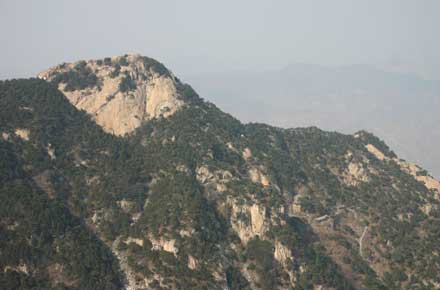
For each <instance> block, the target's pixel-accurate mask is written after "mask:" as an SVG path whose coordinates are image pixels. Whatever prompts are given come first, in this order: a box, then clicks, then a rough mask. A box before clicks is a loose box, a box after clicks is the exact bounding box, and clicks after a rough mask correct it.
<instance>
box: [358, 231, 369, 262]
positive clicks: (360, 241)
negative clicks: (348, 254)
mask: <svg viewBox="0 0 440 290" xmlns="http://www.w3.org/2000/svg"><path fill="white" fill-rule="evenodd" d="M367 231H368V227H367V226H366V227H365V228H364V231H363V232H362V235H361V237H360V238H359V255H360V256H361V257H362V258H364V255H363V254H362V242H363V240H364V238H365V235H366V233H367Z"/></svg>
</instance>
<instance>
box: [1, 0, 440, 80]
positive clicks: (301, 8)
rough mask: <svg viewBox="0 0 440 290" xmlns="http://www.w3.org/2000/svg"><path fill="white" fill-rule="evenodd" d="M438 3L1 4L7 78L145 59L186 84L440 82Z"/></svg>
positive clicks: (45, 0) (161, 0)
mask: <svg viewBox="0 0 440 290" xmlns="http://www.w3.org/2000/svg"><path fill="white" fill-rule="evenodd" d="M439 15H440V1H438V0H432V1H428V0H400V1H398V0H363V1H362V0H331V1H330V0H307V1H306V0H304V1H294V0H272V1H268V0H267V1H261V0H222V1H209V0H174V1H171V0H155V1H149V0H143V1H140V0H139V1H134V0H133V1H129V0H125V1H113V0H105V1H91V0H87V1H85V0H80V1H79V0H75V1H64V0H52V1H49V0H38V1H32V0H9V1H7V0H0V35H1V45H0V64H1V66H0V78H11V77H25V76H33V75H35V74H36V73H37V72H38V71H40V70H42V69H45V68H47V67H50V66H52V65H55V64H57V63H60V62H64V61H72V60H78V59H89V58H102V57H104V56H111V55H118V54H124V53H126V52H139V53H141V54H143V55H147V56H150V57H153V58H156V59H158V60H160V61H162V62H164V63H165V64H166V65H167V66H168V67H170V68H171V69H172V70H173V71H174V72H175V73H176V74H177V75H186V74H191V73H194V72H196V73H197V72H204V71H207V72H208V71H209V72H215V71H228V70H267V69H271V68H279V67H283V66H285V65H287V64H288V63H292V62H305V63H316V64H331V65H343V64H357V63H363V64H373V65H380V66H386V67H387V68H396V69H404V70H410V71H414V72H418V73H421V74H423V75H425V76H427V77H429V78H433V79H440V57H439V52H440V37H439V28H440V17H439Z"/></svg>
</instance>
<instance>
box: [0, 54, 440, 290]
mask: <svg viewBox="0 0 440 290" xmlns="http://www.w3.org/2000/svg"><path fill="white" fill-rule="evenodd" d="M102 65H113V66H115V65H117V66H119V67H120V66H124V65H125V64H124V58H121V60H120V61H119V62H118V63H117V64H114V63H112V61H111V59H104V60H103V61H102ZM144 65H145V66H148V67H151V68H153V69H154V71H159V72H161V73H169V72H168V71H167V70H166V68H165V67H163V65H162V64H160V63H158V62H156V61H154V60H151V59H148V58H144ZM74 74H76V75H75V76H70V75H66V76H60V80H59V81H60V82H67V84H69V82H70V83H71V84H70V85H71V86H72V88H75V89H76V88H85V87H87V86H89V85H94V84H93V80H89V79H88V74H89V72H88V71H87V68H86V67H84V65H82V64H81V63H79V64H78V65H77V67H76V68H75V70H74ZM118 74H119V72H118ZM127 77H128V76H127ZM64 78H65V79H64ZM124 80H125V81H124ZM130 81H132V80H130V79H129V80H126V78H124V79H123V82H128V83H127V84H125V85H124V88H125V86H126V88H125V89H127V90H130V89H132V87H130ZM177 86H178V90H179V92H180V94H181V97H182V98H183V99H185V100H186V101H187V102H189V103H190V104H191V105H190V106H187V107H186V108H185V109H183V110H179V111H178V112H177V113H176V114H174V115H173V117H172V118H168V119H166V118H158V119H155V120H151V121H149V122H148V123H146V124H144V125H143V126H142V127H140V128H139V129H138V130H137V131H136V132H135V133H133V134H132V135H129V136H127V137H125V138H119V137H115V136H112V135H109V134H106V133H104V132H103V131H102V129H101V128H100V127H98V126H97V125H96V124H95V123H94V122H93V121H91V120H90V117H89V116H87V115H86V114H85V113H84V112H80V111H78V110H76V109H75V108H74V107H73V106H72V105H71V104H70V103H69V102H68V101H67V100H66V98H65V97H64V96H63V95H62V94H61V93H60V92H59V91H58V90H57V89H56V87H55V86H54V85H53V84H52V85H51V84H47V83H45V82H44V81H42V80H36V79H31V80H16V81H4V82H0V133H5V134H8V138H6V139H5V138H3V137H2V138H1V139H0V160H1V162H0V184H1V191H0V194H1V198H2V204H1V205H0V215H1V219H0V220H1V222H0V245H1V247H0V248H1V249H2V251H1V252H0V273H1V274H0V283H1V285H7V287H8V288H7V289H47V288H50V287H59V288H60V289H63V288H62V287H68V288H69V289H118V288H120V286H121V283H122V281H123V277H122V276H123V275H122V274H121V273H119V269H118V267H117V262H116V258H115V256H114V254H112V253H111V247H112V245H113V243H115V241H119V244H118V245H119V251H121V253H123V254H126V255H127V256H128V257H129V259H128V264H129V265H130V266H131V267H132V268H133V269H135V272H136V273H137V274H139V275H144V276H145V277H149V278H152V277H153V273H158V274H160V276H161V277H162V278H163V279H164V281H162V282H160V281H157V280H154V279H153V282H151V285H150V287H151V288H153V289H171V288H173V287H174V288H176V289H217V288H218V287H219V285H218V284H216V283H218V281H216V280H215V277H214V276H215V275H214V274H213V273H214V272H215V271H216V270H217V269H218V267H219V266H218V265H219V264H221V263H224V261H225V260H226V261H227V267H225V268H224V269H223V271H224V276H225V281H224V283H225V285H227V286H228V287H229V288H230V289H249V287H250V282H249V281H247V279H246V278H245V275H243V273H242V272H241V270H240V267H242V266H243V265H244V264H246V265H248V269H249V271H253V272H255V273H256V274H257V276H258V277H259V279H258V285H259V286H260V288H261V289H277V288H278V287H280V285H281V284H282V283H285V281H287V280H286V278H285V275H286V273H285V272H283V271H284V270H283V269H282V267H281V265H279V263H278V262H276V261H275V260H274V257H273V254H274V243H273V241H275V240H277V241H279V242H281V243H282V244H283V245H285V246H286V247H288V248H289V249H290V250H291V251H292V253H293V257H292V259H291V261H290V262H289V263H288V265H289V266H288V267H289V269H290V270H292V271H293V272H294V273H296V274H295V275H296V279H297V283H296V285H295V287H296V288H295V289H313V286H314V285H324V286H326V287H333V288H334V289H354V288H353V286H352V285H353V283H351V281H349V280H348V279H346V278H345V277H344V274H346V273H343V271H342V270H341V267H339V266H338V265H337V264H336V263H335V261H334V260H333V259H332V258H331V255H329V254H328V253H327V251H326V249H324V248H323V247H322V246H320V244H321V241H320V240H319V238H318V235H317V234H315V233H314V232H313V230H312V228H311V227H310V226H309V225H308V224H307V223H306V222H305V220H306V218H304V219H300V218H296V217H288V216H283V217H282V218H283V221H284V222H285V223H284V224H283V225H281V223H280V226H277V227H275V226H274V227H272V228H271V229H270V231H269V233H268V237H266V238H264V237H259V238H254V239H251V240H250V241H249V242H248V243H247V245H242V244H241V242H240V240H239V238H238V237H237V234H236V233H235V232H234V231H233V230H232V228H231V224H230V218H231V213H230V208H228V206H227V201H228V200H229V199H236V200H240V202H241V203H242V205H245V204H246V205H252V204H253V203H258V204H260V205H262V206H264V207H265V208H266V209H267V212H266V214H267V218H268V219H271V218H272V217H273V216H274V213H272V211H274V212H275V211H277V210H278V209H279V208H282V207H286V206H287V205H288V204H289V203H290V202H291V201H292V200H293V199H294V197H295V196H296V195H297V194H300V193H301V194H302V195H303V197H302V198H301V199H300V200H299V202H300V205H301V207H302V210H303V211H304V215H307V216H308V217H310V219H313V218H315V217H317V216H322V215H329V216H331V218H332V219H334V220H335V223H334V228H335V229H337V230H338V231H339V233H340V235H339V236H338V237H335V238H334V239H335V240H337V242H338V243H339V244H340V245H342V247H344V248H345V249H346V253H347V254H346V256H344V259H343V261H345V263H346V264H347V265H349V266H350V267H351V271H352V272H351V273H350V275H355V276H356V279H357V281H358V282H359V281H361V282H362V283H363V285H366V286H365V287H366V288H367V289H380V290H382V289H403V287H407V288H408V289H411V288H410V287H413V288H414V287H415V288H414V289H422V286H421V285H422V284H423V281H424V280H426V279H431V280H432V281H438V280H437V279H438V277H436V274H437V273H438V272H439V265H440V261H439V260H438V257H437V256H435V255H432V253H433V252H435V251H437V250H438V243H437V241H438V238H439V237H438V233H439V232H440V227H439V223H438V218H439V217H440V212H439V211H438V210H436V209H433V210H432V212H431V215H430V217H429V218H428V217H427V216H426V214H425V213H423V212H422V211H421V210H420V205H421V204H423V203H424V202H425V201H431V202H434V201H433V200H432V193H431V192H430V191H428V190H427V189H426V188H425V187H424V186H423V185H422V184H421V183H420V182H417V181H416V180H415V179H414V178H413V177H412V176H410V175H408V174H407V173H404V172H403V171H402V170H401V169H400V168H399V166H398V165H397V164H396V163H395V162H394V161H389V162H379V161H378V160H377V159H375V158H374V156H372V155H371V154H369V153H368V151H367V150H366V149H365V145H366V144H374V145H375V146H376V147H377V148H379V149H380V150H382V151H383V152H384V153H386V154H387V156H389V157H390V158H391V157H393V156H394V155H393V154H394V153H392V151H390V150H389V148H388V147H387V146H386V145H385V144H384V143H383V142H382V141H380V140H379V139H377V138H376V137H374V136H373V135H371V134H368V133H365V132H363V133H362V134H361V135H360V136H361V137H359V138H355V137H353V136H349V135H343V134H338V133H334V132H324V131H321V130H319V129H317V128H302V129H279V128H275V127H271V126H267V125H263V124H247V125H243V124H241V123H240V122H239V121H238V120H236V119H234V118H233V117H231V116H230V115H228V114H225V113H223V112H221V111H220V110H219V109H218V108H216V107H215V106H214V105H213V104H210V103H206V102H203V101H202V100H201V99H200V98H199V97H198V96H197V94H196V93H195V92H194V90H193V89H192V88H191V87H190V86H187V85H184V84H182V83H180V81H178V80H177ZM17 128H21V129H26V130H29V140H24V139H22V138H20V137H19V136H17V135H16V134H15V133H14V132H15V130H16V129H17ZM0 137H1V136H0ZM48 148H52V149H53V150H54V156H55V157H51V156H50V155H49V154H48ZM245 148H250V150H251V152H252V158H249V159H248V160H246V159H245V158H244V157H243V154H242V152H243V151H244V149H245ZM348 151H351V152H353V155H354V157H353V158H358V157H357V156H366V158H368V162H369V163H370V164H371V165H372V166H374V168H375V169H376V170H377V171H378V174H376V175H373V176H371V179H370V180H369V181H368V182H362V183H360V184H359V185H358V186H349V185H347V184H344V183H343V182H341V180H340V178H339V177H338V176H337V175H336V174H335V171H336V172H339V171H337V170H342V169H341V168H346V166H347V160H346V155H347V152H348ZM355 161H356V160H355ZM202 166H204V167H206V168H208V169H209V170H210V172H212V173H214V174H215V175H216V174H218V173H217V172H228V173H229V174H230V175H232V176H233V178H231V180H230V181H229V182H228V183H227V188H226V190H225V191H224V192H221V191H217V190H216V189H212V188H209V187H208V186H207V185H203V184H202V182H201V181H200V178H199V179H198V172H197V170H198V169H200V167H202ZM250 166H259V168H263V169H262V170H264V173H265V174H267V175H268V177H269V178H270V180H271V184H270V185H268V186H262V185H261V184H258V183H255V182H252V181H251V180H250V179H249V168H250ZM340 205H344V206H345V207H349V208H351V209H353V210H354V211H356V212H357V213H358V214H359V216H362V217H363V218H364V219H365V220H364V222H365V224H366V225H368V226H369V228H370V230H371V237H372V238H374V239H375V240H374V241H375V242H377V244H378V245H380V246H383V247H385V246H386V245H387V244H390V245H392V247H391V246H390V247H389V248H387V249H388V252H386V253H382V255H383V259H386V261H387V263H389V264H390V265H392V270H391V271H388V272H386V273H385V274H384V275H383V277H382V276H380V275H377V274H376V273H375V272H374V271H373V270H372V268H371V267H370V264H369V262H370V261H371V259H373V257H371V256H370V255H367V257H366V258H362V257H360V256H359V254H358V252H357V251H356V250H357V248H356V247H357V244H356V242H353V240H354V239H357V238H358V237H357V236H356V233H355V232H354V231H353V229H351V228H350V227H348V226H347V225H345V228H344V227H343V226H340V225H338V222H337V217H336V215H335V214H334V213H335V212H337V208H338V206H340ZM400 213H405V214H409V215H410V216H411V218H408V219H400V220H399V219H398V218H397V215H398V214H400ZM239 218H240V220H241V221H243V222H245V223H247V224H250V222H251V220H250V217H249V216H248V215H246V214H242V215H241V216H239ZM15 221H17V224H18V225H16V223H15ZM309 222H310V220H309ZM182 231H186V232H191V234H186V235H182V234H181V232H182ZM421 233H423V236H422V235H421ZM128 237H133V238H137V239H140V240H142V241H143V246H140V245H138V244H135V243H128V244H126V243H125V242H124V240H125V239H127V238H128ZM160 238H164V239H173V240H175V246H176V248H178V251H177V253H176V254H175V255H174V254H172V253H169V252H166V251H163V250H162V251H161V250H152V242H151V240H152V239H156V240H158V239H160ZM231 244H234V245H235V250H232V249H231V246H230V245H231ZM378 247H379V246H378ZM4 249H6V250H4ZM367 253H368V252H367ZM189 255H191V256H192V257H193V258H194V259H196V260H197V261H198V267H197V268H196V269H190V268H189V267H188V259H189ZM23 263H24V264H26V265H29V269H28V274H26V273H25V272H24V271H22V270H20V269H19V268H18V267H19V266H20V265H22V264H23ZM301 265H305V266H306V267H305V268H304V269H303V271H300V270H299V269H300V266H301ZM439 282H440V281H439ZM57 285H58V286H57ZM63 285H64V286H63ZM164 285H166V286H164ZM417 287H420V288H417ZM423 287H426V289H432V287H431V285H425V286H423Z"/></svg>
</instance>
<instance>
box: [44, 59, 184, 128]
mask: <svg viewBox="0 0 440 290" xmlns="http://www.w3.org/2000/svg"><path fill="white" fill-rule="evenodd" d="M38 77H39V78H41V79H44V80H47V81H49V82H52V83H54V84H55V85H57V86H58V88H59V89H60V90H61V91H62V92H63V93H64V94H65V95H66V97H67V98H68V99H69V101H70V102H71V103H72V104H73V105H75V106H76V107H77V108H78V109H82V110H85V111H86V112H88V113H89V114H90V115H92V116H93V119H94V120H95V121H96V123H97V124H98V125H100V126H101V127H102V128H103V129H104V130H105V131H106V132H109V133H112V134H115V135H120V136H122V135H125V134H127V133H130V132H132V131H133V130H135V129H136V128H138V127H139V126H140V125H141V124H142V123H143V122H144V121H146V120H150V119H153V118H158V117H160V116H163V117H169V116H171V115H172V114H174V113H175V112H176V111H177V110H179V109H180V108H181V107H182V106H183V105H184V101H183V100H182V98H181V95H180V93H179V92H178V89H177V87H178V85H179V84H178V83H179V81H178V80H177V79H176V78H175V77H174V76H173V75H172V73H171V72H169V71H168V70H167V69H165V68H164V67H163V66H162V65H161V64H160V63H158V62H156V61H154V60H152V59H149V58H146V57H142V56H140V55H138V54H129V55H125V56H117V57H112V58H111V59H110V58H108V59H105V60H104V61H102V60H89V61H79V62H76V63H65V64H61V65H58V66H56V67H54V68H51V69H48V70H46V71H43V72H41V73H40V74H39V75H38Z"/></svg>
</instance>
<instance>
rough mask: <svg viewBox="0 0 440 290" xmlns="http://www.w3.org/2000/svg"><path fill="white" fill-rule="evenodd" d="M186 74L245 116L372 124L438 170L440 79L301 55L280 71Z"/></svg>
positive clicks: (289, 122) (347, 127)
mask: <svg viewBox="0 0 440 290" xmlns="http://www.w3.org/2000/svg"><path fill="white" fill-rule="evenodd" d="M185 77H186V80H188V81H189V82H191V84H192V85H193V86H194V87H195V88H196V89H197V90H198V91H199V92H200V93H201V94H202V95H204V96H207V97H208V98H209V100H212V101H213V102H215V103H216V104H218V105H219V106H220V107H221V108H222V109H224V110H225V111H227V112H230V113H232V114H234V115H235V116H237V117H238V118H239V119H240V120H242V121H245V122H249V121H252V122H267V123H269V124H273V125H277V126H282V127H287V128H288V127H307V126H312V125H313V126H318V127H320V128H324V129H327V130H337V131H342V132H345V133H353V132H356V131H357V130H360V129H366V130H369V131H371V132H373V133H375V134H376V135H378V136H380V137H381V138H383V139H385V140H386V141H387V143H389V144H390V145H391V146H392V147H393V148H394V149H395V150H396V152H398V153H399V154H400V155H401V156H402V157H404V158H406V159H408V160H412V161H415V162H418V163H419V164H422V165H423V166H424V167H426V168H428V169H429V170H430V171H431V172H432V173H433V174H434V175H435V176H440V150H438V144H440V114H439V110H440V81H433V80H425V79H422V78H419V77H417V76H416V75H413V74H405V73H397V72H387V71H383V70H380V69H376V68H374V67H371V66H367V65H352V66H341V67H329V66H321V65H312V64H301V63H297V64H292V65H289V66H287V67H285V68H284V69H282V70H278V71H275V70H274V71H265V72H257V73H256V72H248V71H243V72H240V71H236V72H225V73H203V74H192V75H187V76H185Z"/></svg>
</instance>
